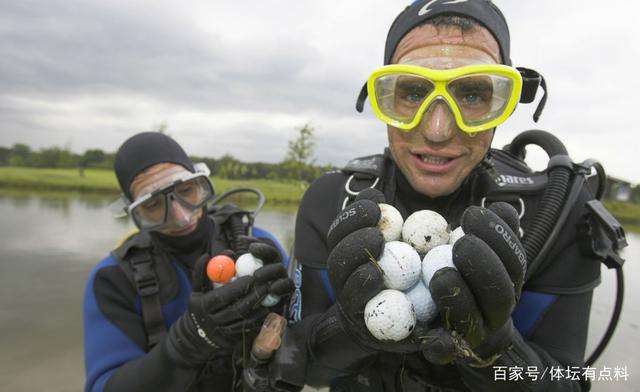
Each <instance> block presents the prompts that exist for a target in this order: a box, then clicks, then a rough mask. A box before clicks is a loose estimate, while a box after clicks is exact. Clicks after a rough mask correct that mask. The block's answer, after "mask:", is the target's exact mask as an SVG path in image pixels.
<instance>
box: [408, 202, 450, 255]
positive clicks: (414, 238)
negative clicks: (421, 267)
mask: <svg viewBox="0 0 640 392" xmlns="http://www.w3.org/2000/svg"><path fill="white" fill-rule="evenodd" d="M402 239H403V241H404V242H406V243H408V244H410V245H411V246H413V247H414V248H415V249H416V250H417V251H418V253H420V254H422V255H423V254H426V253H427V252H429V251H430V250H431V249H433V248H434V247H436V246H438V245H443V244H446V243H448V242H449V231H448V230H447V221H446V220H445V219H444V218H443V217H442V216H441V215H440V214H438V213H437V212H435V211H430V210H421V211H416V212H414V213H413V214H411V215H410V216H409V217H408V218H407V220H406V221H405V222H404V225H403V226H402Z"/></svg>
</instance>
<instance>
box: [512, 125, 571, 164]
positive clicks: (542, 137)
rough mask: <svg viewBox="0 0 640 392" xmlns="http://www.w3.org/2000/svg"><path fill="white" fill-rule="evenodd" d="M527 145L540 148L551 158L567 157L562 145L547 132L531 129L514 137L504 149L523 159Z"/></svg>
mask: <svg viewBox="0 0 640 392" xmlns="http://www.w3.org/2000/svg"><path fill="white" fill-rule="evenodd" d="M529 144H535V145H536V146H540V147H541V148H542V149H543V150H544V151H545V152H546V153H547V155H549V158H551V157H552V156H554V155H568V154H569V153H568V152H567V149H566V148H565V146H564V144H562V142H561V141H560V139H558V138H557V137H555V136H553V135H552V134H551V133H549V132H547V131H542V130H539V129H532V130H529V131H524V132H522V133H521V134H519V135H518V136H516V137H515V138H514V139H513V141H512V142H511V144H509V145H508V146H505V148H506V149H507V150H508V151H509V152H510V153H511V154H513V155H515V156H518V157H522V158H524V156H525V147H526V146H528V145H529Z"/></svg>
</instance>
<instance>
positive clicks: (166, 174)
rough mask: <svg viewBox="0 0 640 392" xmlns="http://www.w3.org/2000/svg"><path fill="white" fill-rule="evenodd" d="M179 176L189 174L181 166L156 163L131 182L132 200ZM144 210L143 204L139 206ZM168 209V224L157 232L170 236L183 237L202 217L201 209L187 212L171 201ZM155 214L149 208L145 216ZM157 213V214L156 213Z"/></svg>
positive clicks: (186, 209)
mask: <svg viewBox="0 0 640 392" xmlns="http://www.w3.org/2000/svg"><path fill="white" fill-rule="evenodd" d="M181 174H190V172H189V171H188V170H187V169H185V168H184V167H183V166H180V165H176V164H174V163H158V164H156V165H153V166H150V167H149V168H147V169H146V170H144V171H143V172H141V173H139V174H138V175H137V176H136V177H135V178H134V179H133V181H132V182H131V186H130V191H131V195H132V196H133V199H134V200H135V199H136V198H138V197H140V196H142V195H146V194H148V193H151V192H153V191H155V190H158V189H160V188H163V187H165V186H167V185H169V184H172V183H173V182H174V181H175V180H176V179H177V178H178V177H180V175H181ZM141 207H142V208H145V206H144V203H143V205H142V206H141ZM168 207H169V216H168V218H167V219H168V221H169V224H168V225H167V226H165V227H164V228H162V229H161V230H158V232H160V233H162V234H166V235H170V236H183V235H187V234H189V233H191V232H192V231H193V230H195V228H196V226H197V225H198V220H199V219H200V217H201V216H202V213H203V212H202V209H201V208H198V209H197V210H195V211H192V210H189V209H188V208H185V207H184V206H183V205H181V204H180V203H179V202H177V201H175V200H173V201H172V202H171V203H170V205H169V206H168ZM154 212H156V211H155V210H154V209H153V208H152V207H151V206H150V207H149V208H148V211H146V213H147V214H154ZM157 213H159V212H157Z"/></svg>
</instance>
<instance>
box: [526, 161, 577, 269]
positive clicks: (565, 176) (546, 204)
mask: <svg viewBox="0 0 640 392" xmlns="http://www.w3.org/2000/svg"><path fill="white" fill-rule="evenodd" d="M570 179H571V170H570V169H568V168H566V167H556V168H553V169H552V170H551V171H550V172H549V182H548V185H547V189H546V190H545V192H544V195H543V196H542V200H541V201H540V205H539V206H538V211H537V212H536V214H535V215H534V217H533V220H532V222H531V224H529V229H528V230H527V232H526V233H525V235H524V237H523V239H522V241H523V244H524V248H525V252H526V254H527V258H528V259H529V261H533V260H535V259H536V257H537V256H538V253H540V250H541V249H542V247H543V246H544V244H545V242H546V241H547V239H548V238H549V234H550V233H551V230H552V229H553V227H554V225H555V223H556V221H557V220H558V216H559V215H560V212H561V210H562V207H563V206H564V201H565V197H566V193H567V188H568V186H569V180H570Z"/></svg>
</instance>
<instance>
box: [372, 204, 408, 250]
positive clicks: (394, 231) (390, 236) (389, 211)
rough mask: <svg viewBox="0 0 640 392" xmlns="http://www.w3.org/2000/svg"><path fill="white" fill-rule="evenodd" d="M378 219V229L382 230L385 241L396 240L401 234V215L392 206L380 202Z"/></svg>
mask: <svg viewBox="0 0 640 392" xmlns="http://www.w3.org/2000/svg"><path fill="white" fill-rule="evenodd" d="M378 206H379V207H380V220H379V221H378V229H380V231H381V232H382V236H383V237H384V241H385V242H390V241H398V240H399V239H400V237H401V236H402V224H403V223H404V221H403V220H402V215H400V211H398V210H397V209H396V208H395V207H394V206H392V205H389V204H385V203H380V204H378Z"/></svg>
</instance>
